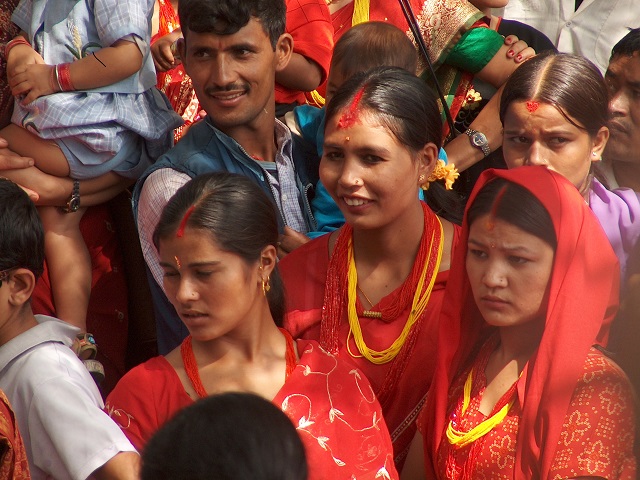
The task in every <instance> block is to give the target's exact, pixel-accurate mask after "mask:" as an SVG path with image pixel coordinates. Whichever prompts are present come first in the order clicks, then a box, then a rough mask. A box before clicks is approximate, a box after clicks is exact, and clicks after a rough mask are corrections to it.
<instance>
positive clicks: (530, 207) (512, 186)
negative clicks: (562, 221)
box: [467, 178, 558, 251]
mask: <svg viewBox="0 0 640 480" xmlns="http://www.w3.org/2000/svg"><path fill="white" fill-rule="evenodd" d="M487 214H489V215H491V216H492V217H495V218H497V219H499V220H503V221H505V222H507V223H509V224H511V225H513V226H515V227H518V228H519V229H521V230H524V231H525V232H527V233H529V234H531V235H534V236H535V237H538V238H539V239H541V240H543V241H545V242H546V243H547V244H548V245H550V246H551V247H552V248H553V250H554V251H555V249H556V247H557V245H558V239H557V237H556V231H555V228H554V226H553V220H551V215H549V212H548V211H547V209H546V208H545V207H544V205H542V203H540V200H538V199H537V198H536V197H535V195H533V193H531V192H530V191H529V190H527V189H526V188H524V187H522V186H520V185H518V184H516V183H513V182H509V181H508V180H505V179H503V178H496V179H494V180H491V181H490V182H488V183H487V184H486V185H484V186H483V187H482V190H480V191H479V192H478V194H477V195H476V198H475V199H474V201H473V204H472V205H471V206H470V207H469V210H468V212H467V222H468V224H469V227H471V225H473V222H475V221H476V220H477V219H478V218H479V217H482V216H483V215H487Z"/></svg>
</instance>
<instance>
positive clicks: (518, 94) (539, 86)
mask: <svg viewBox="0 0 640 480" xmlns="http://www.w3.org/2000/svg"><path fill="white" fill-rule="evenodd" d="M608 91H609V90H608V89H607V85H606V84H605V82H604V78H603V77H602V74H601V73H600V70H598V67H596V66H595V65H594V64H593V63H591V62H590V61H589V60H587V59H586V58H584V57H582V56H579V55H572V54H569V53H555V52H553V51H547V52H544V53H541V54H539V55H536V56H535V57H533V58H531V59H530V60H527V61H526V62H525V63H523V64H522V65H520V67H518V68H517V69H516V71H515V72H513V73H512V74H511V76H510V77H509V80H507V82H506V84H505V86H504V91H503V92H502V97H501V98H500V121H501V122H502V124H503V125H504V118H505V115H506V112H507V109H508V108H509V105H511V103H513V102H514V101H523V100H537V101H540V102H544V103H548V104H550V105H553V106H554V107H555V108H556V109H557V110H558V111H559V112H560V113H561V114H562V116H564V118H565V119H566V120H567V121H568V122H569V123H571V124H572V125H574V126H576V127H578V128H580V129H582V130H586V131H587V132H588V133H589V135H590V136H592V137H595V135H596V134H597V133H598V131H599V130H600V128H602V127H604V126H606V125H607V124H608V122H609V94H608ZM572 119H573V120H572ZM576 122H578V123H576Z"/></svg>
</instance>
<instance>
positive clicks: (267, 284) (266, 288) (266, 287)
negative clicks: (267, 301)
mask: <svg viewBox="0 0 640 480" xmlns="http://www.w3.org/2000/svg"><path fill="white" fill-rule="evenodd" d="M269 280H270V277H267V281H266V282H265V281H264V280H263V281H262V293H264V296H265V297H266V296H267V292H268V291H269V290H271V283H270V282H269Z"/></svg>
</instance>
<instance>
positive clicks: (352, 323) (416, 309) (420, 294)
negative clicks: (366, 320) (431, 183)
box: [347, 215, 444, 365]
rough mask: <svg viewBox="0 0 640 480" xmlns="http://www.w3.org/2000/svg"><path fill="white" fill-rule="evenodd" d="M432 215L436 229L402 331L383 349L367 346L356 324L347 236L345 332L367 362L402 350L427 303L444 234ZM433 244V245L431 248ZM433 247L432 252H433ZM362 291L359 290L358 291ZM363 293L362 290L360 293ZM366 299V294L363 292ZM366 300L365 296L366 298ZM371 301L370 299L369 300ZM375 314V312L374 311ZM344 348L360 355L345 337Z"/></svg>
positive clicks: (383, 360)
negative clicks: (346, 329) (427, 259)
mask: <svg viewBox="0 0 640 480" xmlns="http://www.w3.org/2000/svg"><path fill="white" fill-rule="evenodd" d="M434 218H435V220H436V222H437V225H438V227H439V228H438V230H437V233H439V235H436V229H435V228H432V229H431V242H430V245H429V261H427V262H425V263H424V268H423V269H422V273H421V275H420V278H419V280H418V284H417V286H416V289H415V292H414V295H413V301H412V303H411V311H410V312H409V316H408V318H407V321H406V323H405V325H404V327H403V329H402V332H401V333H400V335H399V336H398V338H396V339H395V340H394V342H393V343H392V344H391V345H390V346H389V347H387V348H385V349H384V350H374V349H372V348H369V347H368V346H367V344H366V342H365V341H364V337H363V334H362V328H361V326H360V319H359V318H358V312H357V310H356V297H357V292H356V288H357V285H358V271H357V270H356V265H355V260H354V255H353V242H352V239H351V238H349V241H348V242H349V243H348V247H347V248H348V250H347V264H348V271H347V314H348V318H349V335H348V336H352V337H353V340H354V342H355V344H356V347H357V348H358V351H359V352H360V354H361V356H363V357H365V358H366V359H367V360H369V361H370V362H371V363H374V364H377V365H380V364H384V363H389V362H390V361H392V360H393V359H394V358H395V357H396V356H397V355H398V353H399V352H400V350H401V349H402V347H403V345H404V343H405V341H406V340H407V337H408V336H409V332H410V331H411V327H413V325H414V324H415V323H416V322H417V321H418V319H419V318H420V317H421V315H422V313H423V312H424V309H425V308H426V307H427V303H428V302H429V298H430V297H431V292H432V290H433V286H434V284H435V280H436V277H437V275H438V270H439V269H440V261H441V260H442V249H443V242H442V237H443V235H444V232H443V228H442V222H440V219H438V217H437V216H435V215H434ZM434 247H435V248H434ZM434 250H435V252H434ZM434 253H435V256H436V259H435V266H433V265H432V261H431V259H432V258H433V256H434ZM430 266H432V267H433V268H432V271H431V278H430V279H429V283H428V285H427V288H426V289H425V288H424V286H425V282H426V277H427V273H428V271H429V267H430ZM360 291H361V292H362V290H360ZM363 294H364V292H363ZM365 298H366V295H365ZM367 301H369V299H368V298H367ZM369 303H371V301H369ZM374 313H376V312H374ZM381 317H382V313H380V318H381ZM347 349H348V350H349V354H350V355H351V356H353V357H356V358H357V357H359V356H360V355H357V354H354V353H353V352H352V351H351V349H350V347H349V341H348V339H347Z"/></svg>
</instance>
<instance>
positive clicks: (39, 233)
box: [0, 179, 44, 279]
mask: <svg viewBox="0 0 640 480" xmlns="http://www.w3.org/2000/svg"><path fill="white" fill-rule="evenodd" d="M10 268H26V269H27V270H29V271H31V273H33V275H34V276H35V277H36V279H37V278H38V277H40V275H42V271H43V269H44V230H43V228H42V222H41V221H40V216H39V215H38V211H37V209H36V206H35V205H34V204H33V202H32V201H31V199H30V198H29V196H28V195H27V194H26V193H25V192H24V191H23V190H22V189H21V188H20V187H18V186H17V185H16V184H15V183H13V182H11V181H10V180H7V179H0V270H7V269H10Z"/></svg>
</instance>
